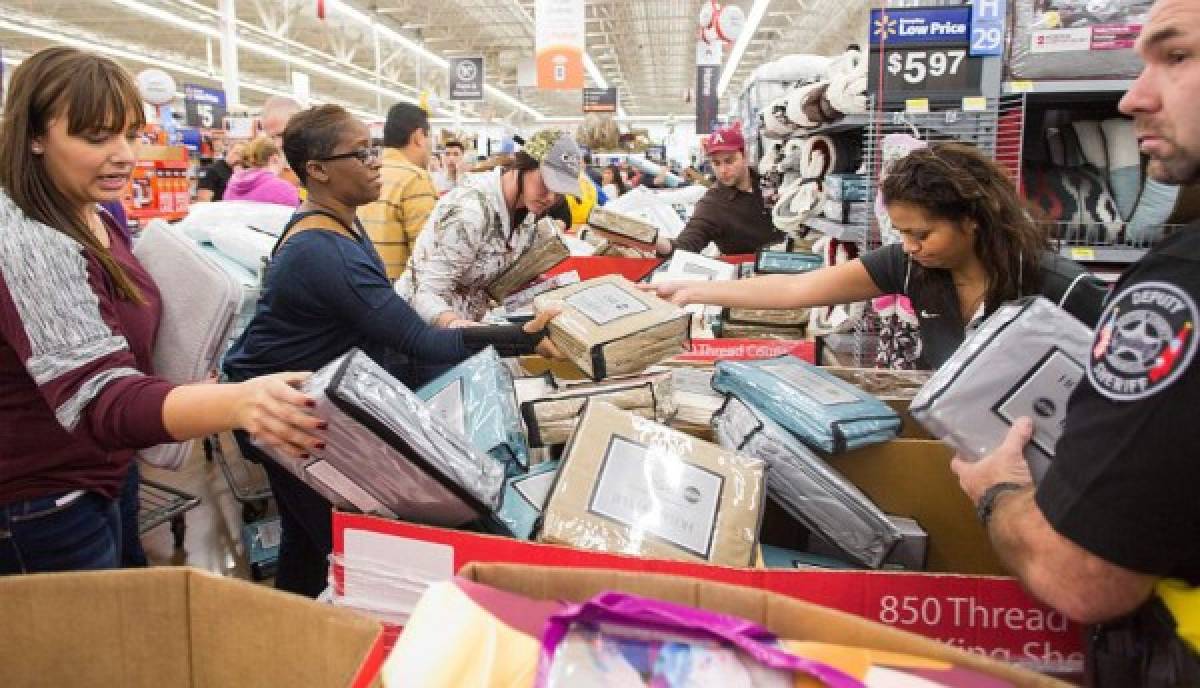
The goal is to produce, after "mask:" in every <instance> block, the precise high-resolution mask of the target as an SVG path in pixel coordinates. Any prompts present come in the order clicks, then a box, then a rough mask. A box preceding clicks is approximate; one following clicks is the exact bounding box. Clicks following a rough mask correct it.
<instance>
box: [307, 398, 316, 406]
mask: <svg viewBox="0 0 1200 688" xmlns="http://www.w3.org/2000/svg"><path fill="white" fill-rule="evenodd" d="M304 405H305V406H307V407H309V408H316V407H317V402H315V401H313V400H312V399H305V400H304Z"/></svg>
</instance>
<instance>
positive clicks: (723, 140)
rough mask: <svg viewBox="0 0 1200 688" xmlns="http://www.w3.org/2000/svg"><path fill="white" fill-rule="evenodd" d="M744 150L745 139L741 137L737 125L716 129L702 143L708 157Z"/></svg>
mask: <svg viewBox="0 0 1200 688" xmlns="http://www.w3.org/2000/svg"><path fill="white" fill-rule="evenodd" d="M745 150H746V139H745V138H743V137H742V127H741V126H740V125H737V124H731V125H729V126H727V127H723V128H720V129H716V130H715V131H713V133H712V134H710V135H709V137H708V141H705V143H704V152H705V153H707V154H709V155H712V154H713V153H730V152H733V151H743V152H744V151H745Z"/></svg>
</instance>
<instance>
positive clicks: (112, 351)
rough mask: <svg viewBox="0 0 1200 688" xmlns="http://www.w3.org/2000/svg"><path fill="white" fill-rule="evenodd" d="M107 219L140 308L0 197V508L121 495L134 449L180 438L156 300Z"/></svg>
mask: <svg viewBox="0 0 1200 688" xmlns="http://www.w3.org/2000/svg"><path fill="white" fill-rule="evenodd" d="M101 216H102V217H103V218H104V220H105V224H106V225H107V227H108V230H109V232H108V234H109V239H110V242H111V245H112V248H111V253H112V256H113V258H114V259H115V260H116V261H117V263H119V264H120V265H121V266H122V268H123V269H124V270H125V272H126V274H127V275H129V277H130V279H132V280H133V282H134V284H136V285H137V287H138V288H139V289H140V290H141V293H142V296H143V298H144V299H145V300H146V303H145V304H140V305H139V304H135V303H131V302H129V301H125V300H123V299H121V298H119V297H118V296H117V292H116V289H115V286H114V284H113V283H112V281H111V279H110V278H109V277H108V274H107V273H106V272H105V271H104V269H103V267H101V265H100V262H99V261H98V260H97V259H96V258H94V257H93V256H91V255H90V254H89V253H88V252H87V251H86V250H85V249H84V248H83V247H82V246H81V245H80V244H78V243H77V242H75V241H74V240H73V239H71V238H69V237H68V236H66V235H65V234H62V233H61V232H58V231H55V230H53V229H50V228H49V227H47V226H45V225H43V224H41V223H38V222H35V221H33V220H30V219H29V218H28V217H26V216H25V215H24V213H23V212H21V210H20V209H19V208H17V207H16V205H14V204H13V202H12V201H11V200H10V199H9V198H8V196H7V195H5V194H4V193H3V192H2V191H0V504H8V503H12V502H18V501H24V500H27V499H33V498H36V497H44V496H49V495H54V494H59V493H64V492H70V491H73V490H78V489H84V490H91V491H95V492H99V493H101V494H104V495H106V496H108V497H116V495H117V494H118V493H119V491H120V487H121V483H122V481H123V480H124V477H125V473H126V470H127V469H128V467H129V461H130V460H131V459H132V457H133V450H134V449H137V448H142V447H149V446H153V445H155V444H161V443H164V442H171V441H173V439H172V438H171V436H170V435H169V434H168V433H167V431H166V428H165V427H164V426H163V421H162V407H163V402H164V400H165V398H166V395H167V393H168V392H170V390H171V389H172V385H171V384H170V383H168V382H166V381H164V380H161V379H158V378H154V377H150V374H151V373H152V372H153V370H152V368H153V351H154V338H155V335H156V333H157V331H158V322H159V318H160V316H161V312H162V302H161V298H160V294H159V292H158V288H157V287H156V286H155V284H154V281H153V280H152V279H151V277H150V275H149V274H147V273H146V271H145V270H144V269H143V268H142V266H141V264H140V263H138V261H137V259H136V258H134V256H133V252H132V247H131V244H130V241H129V238H128V237H127V236H126V234H125V232H123V231H120V230H119V229H118V228H117V227H116V224H115V222H114V221H113V220H112V218H111V217H109V216H108V214H107V213H103V212H102V213H101Z"/></svg>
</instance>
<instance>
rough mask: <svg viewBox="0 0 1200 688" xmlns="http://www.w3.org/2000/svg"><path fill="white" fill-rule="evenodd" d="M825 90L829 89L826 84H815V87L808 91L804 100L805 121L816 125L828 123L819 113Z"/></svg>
mask: <svg viewBox="0 0 1200 688" xmlns="http://www.w3.org/2000/svg"><path fill="white" fill-rule="evenodd" d="M827 88H829V83H828V82H822V83H820V84H817V87H816V88H814V89H813V90H811V91H809V92H808V96H807V97H806V98H805V99H804V117H805V119H808V120H809V121H811V122H816V123H817V124H818V125H820V124H825V123H827V122H828V121H829V120H827V119H825V115H824V113H823V112H822V111H821V100H822V99H823V98H824V97H825V90H826V89H827Z"/></svg>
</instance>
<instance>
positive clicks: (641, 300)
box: [534, 275, 691, 380]
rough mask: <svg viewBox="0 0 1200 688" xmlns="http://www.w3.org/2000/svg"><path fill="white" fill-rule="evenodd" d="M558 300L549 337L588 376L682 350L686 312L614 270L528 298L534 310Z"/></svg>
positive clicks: (638, 367) (623, 371) (636, 367)
mask: <svg viewBox="0 0 1200 688" xmlns="http://www.w3.org/2000/svg"><path fill="white" fill-rule="evenodd" d="M553 306H561V307H562V313H561V314H560V315H559V316H558V317H556V318H555V319H554V320H552V321H551V322H550V325H549V331H550V339H551V340H552V341H553V342H554V344H555V345H556V346H558V348H559V350H560V351H562V352H563V354H564V355H565V356H566V357H567V358H569V359H570V360H571V362H573V363H574V364H575V365H577V366H579V368H580V369H581V370H583V372H584V373H586V374H587V375H588V376H590V377H591V378H592V379H593V380H601V379H603V378H605V377H608V376H611V375H628V374H632V373H637V372H641V371H642V370H645V369H646V368H647V367H649V366H651V365H654V364H656V363H661V362H662V361H664V360H666V359H668V358H671V357H673V356H676V355H678V354H680V353H682V352H683V351H684V349H685V348H686V346H687V343H688V336H689V332H690V330H691V315H690V314H689V313H688V312H687V311H685V310H683V309H682V308H679V307H677V306H674V305H672V304H670V303H668V302H666V301H663V300H662V299H660V298H658V297H657V296H655V295H654V294H651V293H649V292H644V291H641V290H640V289H638V288H637V287H636V286H634V284H633V283H632V282H630V281H629V280H627V279H625V278H624V277H620V276H615V275H614V276H607V277H599V278H596V279H592V280H588V281H586V282H582V283H580V284H573V285H571V286H569V287H563V288H562V289H556V290H554V291H551V292H547V293H545V294H541V295H539V296H538V297H537V298H535V299H534V310H535V311H538V312H541V311H542V310H545V309H546V308H550V307H553Z"/></svg>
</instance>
